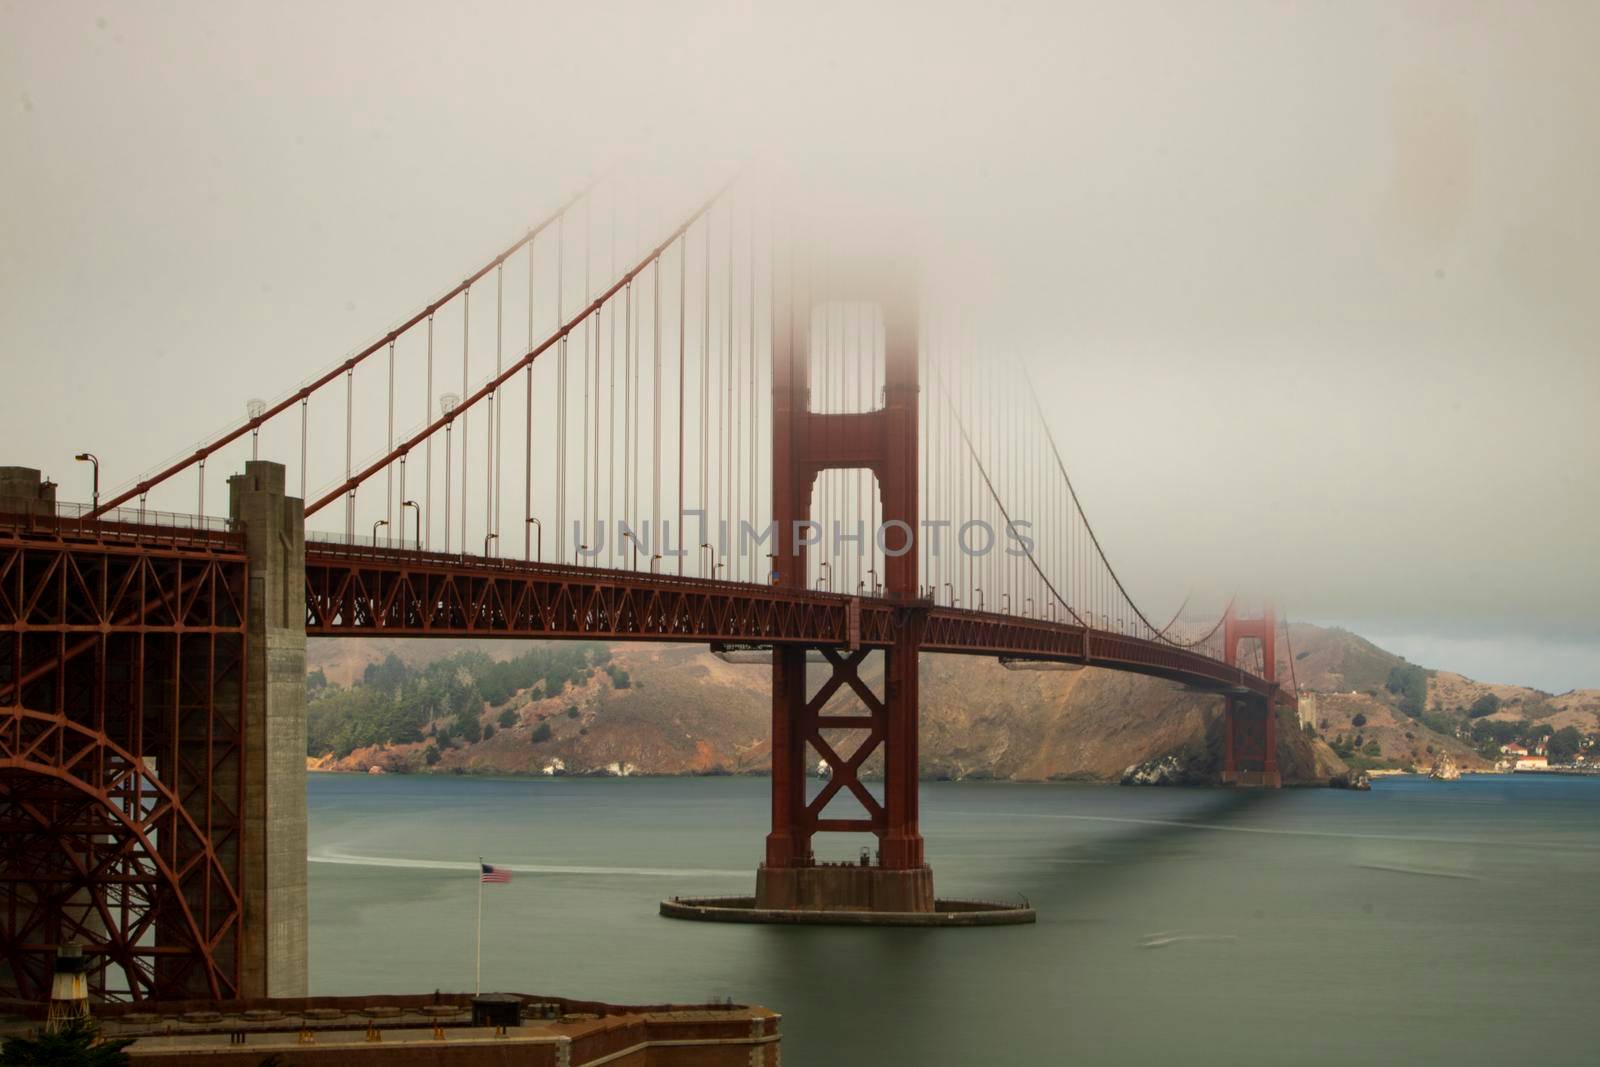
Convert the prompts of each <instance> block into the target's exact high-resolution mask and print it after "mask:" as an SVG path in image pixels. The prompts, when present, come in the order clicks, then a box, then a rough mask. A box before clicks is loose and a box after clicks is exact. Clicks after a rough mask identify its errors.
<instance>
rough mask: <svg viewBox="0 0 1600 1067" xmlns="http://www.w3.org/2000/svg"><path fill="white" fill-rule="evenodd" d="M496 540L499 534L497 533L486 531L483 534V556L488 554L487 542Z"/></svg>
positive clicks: (498, 538)
mask: <svg viewBox="0 0 1600 1067" xmlns="http://www.w3.org/2000/svg"><path fill="white" fill-rule="evenodd" d="M498 540H500V535H499V534H497V533H486V534H484V535H483V554H484V555H485V556H488V555H489V542H490V541H498Z"/></svg>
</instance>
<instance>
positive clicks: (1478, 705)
mask: <svg viewBox="0 0 1600 1067" xmlns="http://www.w3.org/2000/svg"><path fill="white" fill-rule="evenodd" d="M1499 710H1500V698H1499V697H1497V696H1495V695H1494V694H1493V693H1485V694H1483V696H1481V697H1479V698H1478V699H1477V700H1474V701H1473V702H1472V706H1471V707H1470V708H1468V709H1467V717H1468V718H1472V719H1482V718H1486V717H1487V716H1490V715H1493V714H1494V713H1495V712H1497V711H1499Z"/></svg>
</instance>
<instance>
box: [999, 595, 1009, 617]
mask: <svg viewBox="0 0 1600 1067" xmlns="http://www.w3.org/2000/svg"><path fill="white" fill-rule="evenodd" d="M1000 603H1001V604H1002V605H1004V606H1003V607H1002V608H1001V609H1000V610H1001V611H1004V612H1005V613H1006V614H1007V615H1010V614H1011V594H1010V593H1001V594H1000Z"/></svg>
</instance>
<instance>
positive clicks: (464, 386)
mask: <svg viewBox="0 0 1600 1067" xmlns="http://www.w3.org/2000/svg"><path fill="white" fill-rule="evenodd" d="M471 326H472V288H471V286H468V287H467V288H466V289H464V290H463V291H462V293H461V395H462V396H464V397H465V396H471V395H472V388H471V385H472V383H471V381H470V379H469V377H468V372H467V361H468V358H469V357H470V355H471V352H472V348H471V345H470V343H469V342H470V340H471V337H470V334H471ZM471 419H472V410H471V409H470V408H468V409H465V410H463V411H462V412H461V551H463V552H465V551H466V550H467V543H468V540H469V539H468V537H467V497H468V496H470V495H471V494H470V493H468V492H467V486H468V485H469V484H470V482H471V475H469V474H468V473H467V472H468V471H469V470H470V469H471V468H470V467H468V466H467V445H468V442H469V441H470V439H471V435H470V434H469V433H468V432H467V430H468V427H469V426H470V425H471Z"/></svg>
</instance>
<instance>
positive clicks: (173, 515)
mask: <svg viewBox="0 0 1600 1067" xmlns="http://www.w3.org/2000/svg"><path fill="white" fill-rule="evenodd" d="M93 510H94V508H93V506H92V505H89V504H77V503H58V504H56V506H55V510H54V512H45V511H34V512H21V513H19V512H7V513H0V533H9V534H13V535H18V536H22V537H53V538H61V539H63V540H72V541H137V542H139V543H141V544H151V543H157V544H165V545H173V546H184V547H209V548H225V549H237V548H239V547H241V546H242V544H243V542H244V535H243V534H242V533H241V532H240V531H238V530H237V529H235V527H234V525H233V523H232V522H230V521H229V520H227V519H223V518H217V517H214V516H210V515H185V514H182V513H179V512H173V511H157V510H155V509H154V508H137V507H135V508H116V509H114V510H112V511H108V512H106V513H105V514H104V515H101V516H100V517H98V518H92V519H91V518H89V517H88V516H89V515H90V514H91V513H92V512H93Z"/></svg>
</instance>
